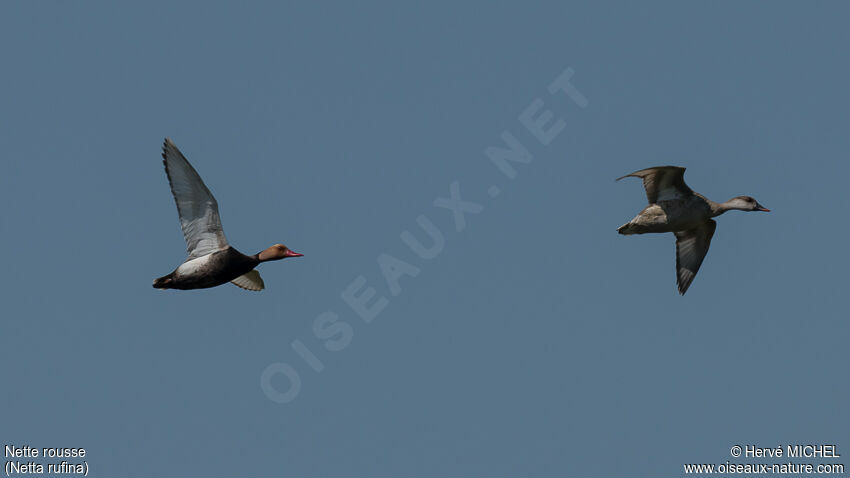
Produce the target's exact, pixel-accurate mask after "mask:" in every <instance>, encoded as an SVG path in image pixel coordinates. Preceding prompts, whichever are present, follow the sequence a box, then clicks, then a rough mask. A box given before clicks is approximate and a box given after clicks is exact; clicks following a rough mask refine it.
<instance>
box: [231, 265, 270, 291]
mask: <svg viewBox="0 0 850 478" xmlns="http://www.w3.org/2000/svg"><path fill="white" fill-rule="evenodd" d="M230 282H232V283H233V285H235V286H238V287H241V288H243V289H246V290H253V291H260V290H263V288H265V286H266V284H265V282H263V278H262V277H260V273H259V272H257V270H256V269H254V270H252V271H249V272H247V273H245V274H242V275H241V276H239V277H237V278H235V279H233V280H232V281H230Z"/></svg>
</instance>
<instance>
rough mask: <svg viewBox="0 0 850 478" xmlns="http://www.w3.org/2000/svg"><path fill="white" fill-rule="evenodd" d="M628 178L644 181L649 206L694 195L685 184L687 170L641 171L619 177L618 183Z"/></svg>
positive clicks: (674, 167) (667, 167)
mask: <svg viewBox="0 0 850 478" xmlns="http://www.w3.org/2000/svg"><path fill="white" fill-rule="evenodd" d="M628 177H635V178H641V179H643V188H644V189H646V199H647V200H649V204H654V203H657V202H658V201H669V200H672V199H685V198H688V197H690V196H692V195H693V194H694V192H693V191H692V190H691V188H689V187H688V185H687V184H685V168H680V167H678V166H656V167H654V168H646V169H641V170H640V171H635V172H633V173H631V174H627V175H625V176H623V177H619V178H617V181H619V180H621V179H623V178H628Z"/></svg>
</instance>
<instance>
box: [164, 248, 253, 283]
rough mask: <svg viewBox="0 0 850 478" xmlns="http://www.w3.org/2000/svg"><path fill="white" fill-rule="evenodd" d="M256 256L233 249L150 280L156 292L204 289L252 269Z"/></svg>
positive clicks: (231, 279) (200, 258) (201, 258)
mask: <svg viewBox="0 0 850 478" xmlns="http://www.w3.org/2000/svg"><path fill="white" fill-rule="evenodd" d="M259 263H260V260H259V259H257V255H256V254H255V255H253V256H246V255H245V254H242V253H241V252H239V251H237V250H236V249H234V248H233V247H228V248H227V249H224V250H221V251H216V252H213V253H212V254H207V255H205V256H202V257H196V258H194V259H189V260H187V261H186V262H184V263H182V264H180V265H179V266H178V267H177V269H174V272H172V273H171V274H168V275H167V276H163V277H160V278H159V279H156V280H155V281H154V285H153V286H154V287H156V288H159V289H183V290H186V289H206V288H208V287H215V286H217V285H221V284H226V283H228V282H231V281H233V280H234V279H236V278H237V277H239V276H242V275H244V274H247V273H249V272H251V271H252V270H254V268H255V267H257V265H258V264H259Z"/></svg>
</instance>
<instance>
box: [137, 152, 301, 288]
mask: <svg viewBox="0 0 850 478" xmlns="http://www.w3.org/2000/svg"><path fill="white" fill-rule="evenodd" d="M162 163H163V164H164V165H165V173H166V174H167V175H168V183H169V184H170V185H171V194H172V195H173V196H174V201H175V202H176V203H177V213H178V215H179V216H180V227H181V228H182V229H183V237H184V238H185V239H186V245H187V250H188V252H189V257H188V259H186V261H185V262H183V263H182V264H180V265H179V266H178V267H177V269H175V270H174V272H172V273H171V274H168V275H166V276H162V277H160V278H158V279H155V280H154V281H153V286H154V287H155V288H157V289H184V290H185V289H204V288H208V287H215V286H217V285H221V284H224V283H227V282H232V283H233V284H235V285H237V286H239V287H241V288H243V289H247V290H254V291H259V290H263V288H264V287H265V284H264V283H263V278H262V277H260V273H259V272H257V271H256V270H254V268H255V267H257V265H258V264H259V263H261V262H266V261H276V260H279V259H284V258H287V257H301V256H302V255H303V254H298V253H297V252H293V251H291V250H289V248H288V247H286V246H284V245H283V244H275V245H273V246H271V247H269V248H268V249H266V250H264V251H262V252H260V253H258V254H254V255H252V256H246V255H245V254H242V253H241V252H239V251H237V250H236V249H234V248H233V247H231V246H230V244H228V243H227V239H226V238H225V237H224V231H223V230H222V228H221V218H220V217H219V215H218V203H217V202H216V200H215V198H214V197H213V195H212V194H211V193H210V190H209V189H207V186H206V185H205V184H204V182H203V181H202V180H201V177H200V176H199V175H198V173H197V171H195V168H193V167H192V165H191V164H189V161H187V160H186V157H185V156H183V153H181V152H180V150H179V149H177V146H175V145H174V143H173V142H172V141H171V139H169V138H165V144H163V146H162Z"/></svg>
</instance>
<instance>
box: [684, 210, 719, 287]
mask: <svg viewBox="0 0 850 478" xmlns="http://www.w3.org/2000/svg"><path fill="white" fill-rule="evenodd" d="M715 229H717V223H716V222H715V221H714V219H709V220H708V222H706V223H704V224H703V225H701V226H699V227H697V228H694V229H690V230H688V231H679V232H674V233H673V234H675V235H676V283H677V284H678V285H679V293H680V294H682V295H685V292H687V290H688V287H690V285H691V282H693V281H694V277H696V275H697V272H698V271H699V266H701V265H702V261H703V259H705V255H706V254H707V253H708V246H710V245H711V238H712V236H714V230H715Z"/></svg>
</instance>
